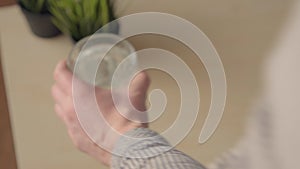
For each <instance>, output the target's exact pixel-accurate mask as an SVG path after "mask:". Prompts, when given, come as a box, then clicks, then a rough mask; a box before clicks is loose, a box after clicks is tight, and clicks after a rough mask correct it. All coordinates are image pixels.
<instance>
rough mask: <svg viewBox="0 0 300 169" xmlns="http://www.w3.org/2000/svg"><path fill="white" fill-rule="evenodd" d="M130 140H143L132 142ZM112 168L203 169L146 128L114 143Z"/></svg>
mask: <svg viewBox="0 0 300 169" xmlns="http://www.w3.org/2000/svg"><path fill="white" fill-rule="evenodd" d="M131 138H143V139H142V140H139V141H132V139H131ZM114 154H119V155H113V158H112V168H114V169H117V168H123V169H136V168H153V169H160V168H161V169H165V168H170V169H204V167H203V166H202V165H201V164H200V163H198V162H197V161H195V160H193V159H192V158H191V157H189V156H188V155H186V154H184V153H182V152H180V151H178V150H176V149H174V148H173V147H172V146H171V145H170V144H169V143H168V142H167V141H166V140H165V139H164V138H163V137H161V136H160V135H159V134H157V133H156V132H154V131H151V130H150V129H147V128H137V129H134V130H132V131H129V132H127V133H126V134H125V136H124V137H121V138H120V139H119V140H118V142H117V143H116V148H115V149H114Z"/></svg>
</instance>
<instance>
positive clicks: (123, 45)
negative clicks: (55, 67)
mask: <svg viewBox="0 0 300 169" xmlns="http://www.w3.org/2000/svg"><path fill="white" fill-rule="evenodd" d="M134 52H135V50H134V48H133V46H132V45H131V44H130V43H129V42H128V41H126V40H123V39H122V38H121V37H119V36H117V35H115V34H108V33H98V34H94V35H92V36H89V37H86V38H84V39H82V40H80V41H79V42H77V43H76V44H75V46H74V48H73V49H72V51H71V53H70V55H69V57H68V59H67V66H68V67H69V69H70V70H71V71H72V72H73V73H74V74H75V75H76V77H77V78H79V79H81V80H83V81H85V82H87V83H89V84H91V85H96V86H99V87H102V88H110V87H111V81H112V77H113V74H114V72H115V70H116V68H117V67H118V65H119V64H120V63H121V62H122V61H123V59H125V58H126V57H128V56H129V55H130V61H129V62H126V63H127V64H129V65H125V66H122V68H123V69H125V70H122V71H133V70H134V68H135V67H136V66H137V65H136V55H135V53H134ZM75 65H76V67H75ZM95 71H96V72H95ZM95 73H96V74H95ZM128 73H130V72H128ZM119 80H120V79H118V81H119Z"/></svg>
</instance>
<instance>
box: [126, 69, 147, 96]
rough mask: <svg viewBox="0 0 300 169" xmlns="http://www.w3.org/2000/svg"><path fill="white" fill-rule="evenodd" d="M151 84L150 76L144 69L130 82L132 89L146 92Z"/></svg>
mask: <svg viewBox="0 0 300 169" xmlns="http://www.w3.org/2000/svg"><path fill="white" fill-rule="evenodd" d="M149 85H150V78H149V76H148V74H147V73H146V72H144V71H142V72H140V73H138V74H137V75H136V76H135V77H134V78H133V80H132V81H131V84H130V90H132V91H140V92H146V91H147V89H148V87H149Z"/></svg>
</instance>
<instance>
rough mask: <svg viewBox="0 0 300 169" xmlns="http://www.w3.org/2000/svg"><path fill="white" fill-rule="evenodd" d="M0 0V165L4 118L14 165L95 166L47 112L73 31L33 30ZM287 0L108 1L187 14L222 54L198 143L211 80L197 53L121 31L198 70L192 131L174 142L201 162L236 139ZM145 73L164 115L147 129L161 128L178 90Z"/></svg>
mask: <svg viewBox="0 0 300 169" xmlns="http://www.w3.org/2000/svg"><path fill="white" fill-rule="evenodd" d="M0 2H1V4H2V6H1V7H0V47H1V51H0V52H1V53H0V55H1V60H2V69H3V74H4V84H5V87H6V96H7V100H8V108H9V115H10V120H9V119H8V114H7V113H5V112H7V111H4V109H5V108H4V106H5V103H6V101H5V97H2V96H1V100H0V101H1V103H3V104H1V113H2V114H1V117H0V119H1V120H2V121H3V122H2V121H1V123H0V124H1V130H0V168H1V169H2V168H3V169H8V167H7V166H13V165H10V164H9V163H13V162H14V160H10V161H8V160H7V158H8V154H11V155H13V153H11V152H12V151H13V149H11V148H10V147H12V146H11V136H10V134H7V133H9V132H10V127H9V126H11V128H12V135H13V143H14V144H13V145H14V149H15V155H16V157H17V164H18V168H19V169H38V168H44V169H52V168H57V169H60V168H73V169H82V168H86V167H87V166H88V167H89V168H90V169H96V168H97V169H98V168H101V164H99V163H98V162H97V161H95V160H93V159H91V158H90V157H88V156H86V155H85V154H83V153H81V152H79V151H78V150H76V149H75V147H74V146H73V145H72V143H71V141H70V139H69V138H68V136H67V132H66V130H65V128H64V126H63V124H62V122H61V121H59V119H58V118H57V117H56V115H55V113H54V109H53V107H54V103H53V101H52V98H51V94H50V89H51V85H52V84H53V80H52V73H53V69H54V67H55V65H56V63H57V62H58V61H59V60H61V59H64V58H66V57H67V56H68V54H69V52H70V50H71V48H72V47H73V45H74V38H75V36H70V35H65V34H59V33H58V32H59V31H58V32H55V31H54V32H52V35H53V37H51V38H42V37H39V36H41V35H39V36H37V35H36V34H34V33H32V27H30V26H29V23H28V20H27V19H28V16H26V15H25V12H24V10H21V8H23V6H24V5H23V6H22V5H21V3H19V4H17V3H15V2H13V1H12V2H9V1H8V0H1V1H0ZM293 2H294V1H292V0H225V1H217V0H186V1H182V0H164V1H161V0H151V1H146V0H130V1H125V0H123V1H121V0H120V1H115V4H114V5H115V7H114V9H115V10H114V12H115V16H114V17H116V18H117V17H121V16H124V15H128V14H134V13H137V12H145V11H151V12H166V13H170V14H174V15H177V16H179V17H182V18H184V19H186V20H188V21H190V22H192V23H193V24H195V25H196V26H197V27H198V28H200V29H201V30H202V31H203V32H204V33H205V34H206V35H207V36H208V37H209V38H210V40H211V41H212V43H213V44H214V46H215V48H216V49H217V51H218V53H219V55H220V57H221V59H222V62H223V64H224V68H225V73H226V76H227V83H228V92H227V93H228V95H227V104H226V108H225V112H224V117H223V119H222V121H221V124H220V126H219V127H218V129H217V131H216V132H215V134H214V135H213V137H211V139H210V140H209V141H208V142H206V143H205V144H199V143H198V137H199V134H200V130H201V127H202V125H203V122H204V119H205V118H206V115H207V111H208V108H209V104H210V83H209V79H208V75H207V72H206V71H205V68H204V67H203V65H202V63H201V61H199V60H197V56H195V55H194V54H193V52H191V51H190V50H189V49H188V48H187V47H186V46H185V45H183V44H181V43H180V42H178V41H176V40H173V39H170V38H167V37H162V36H157V35H140V36H135V37H131V38H129V39H128V40H129V41H130V42H131V43H132V44H133V45H134V46H135V48H136V49H137V50H139V49H143V48H150V47H152V48H153V47H157V48H162V49H167V50H170V51H172V52H174V53H175V54H177V55H178V56H179V57H180V58H182V59H183V60H184V61H185V62H186V63H187V64H188V65H189V66H190V67H191V69H192V71H193V73H194V74H195V75H196V77H197V82H198V85H199V87H200V91H199V92H200V96H201V107H200V110H199V116H198V118H197V121H196V124H195V126H194V127H193V129H192V131H191V132H190V133H189V135H188V136H187V137H186V138H185V139H184V140H183V141H182V142H181V143H180V144H179V145H178V146H177V148H178V149H179V150H181V151H183V152H185V153H187V154H188V155H190V156H192V157H193V158H195V159H196V160H198V161H200V162H201V163H203V164H204V165H207V164H209V163H211V162H212V161H213V160H214V159H215V158H217V157H218V156H219V155H220V154H221V153H222V152H224V151H226V150H228V149H229V148H230V147H232V146H234V145H235V144H236V143H237V142H238V139H239V138H240V137H241V136H242V135H243V132H244V127H245V124H246V121H247V117H248V116H249V114H250V113H251V106H252V105H253V103H254V102H255V100H256V99H257V98H258V97H259V96H260V94H261V86H262V80H261V79H262V77H261V74H262V71H261V70H262V67H263V63H264V62H265V60H266V59H267V57H268V53H269V52H270V51H271V50H272V48H273V45H274V42H276V38H277V35H278V33H279V32H280V30H281V28H282V26H283V25H284V23H285V19H286V17H287V16H288V14H289V11H290V8H291V6H292V5H293ZM8 4H9V5H8ZM22 11H23V12H22ZM120 29H122V25H121V26H120ZM170 29H171V28H170ZM52 31H53V30H52ZM182 31H184V30H182ZM63 32H64V31H63ZM38 34H39V33H38ZM72 35H73V34H72ZM42 36H43V35H42ZM75 40H76V38H75ZM148 73H149V75H150V77H151V80H152V85H151V89H154V88H161V89H162V90H163V91H164V92H165V93H166V95H167V98H168V105H167V108H166V110H165V112H164V114H163V116H161V118H159V119H158V120H157V121H155V122H153V123H152V124H150V126H151V128H153V129H154V130H156V131H163V130H165V129H167V128H168V127H169V126H170V124H172V122H173V121H174V120H175V118H176V115H177V112H178V108H179V103H180V98H179V97H180V93H179V90H178V86H177V85H176V83H175V81H174V79H172V77H169V76H168V75H167V74H165V73H163V72H160V71H157V70H149V71H148ZM2 86H3V84H2ZM1 88H2V87H1ZM151 89H150V90H151ZM1 94H2V95H3V94H4V91H1ZM4 96H5V95H4ZM2 105H3V106H2ZM9 121H10V123H11V124H10V123H8V122H9ZM7 140H8V141H7ZM10 159H11V158H10ZM102 168H105V167H103V166H102Z"/></svg>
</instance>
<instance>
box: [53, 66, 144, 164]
mask: <svg viewBox="0 0 300 169" xmlns="http://www.w3.org/2000/svg"><path fill="white" fill-rule="evenodd" d="M72 78H73V74H72V73H71V72H70V71H69V70H68V68H67V67H66V62H65V61H61V62H59V63H58V65H57V67H56V69H55V71H54V79H55V84H54V85H53V87H52V96H53V99H54V101H55V112H56V113H57V115H58V116H59V117H60V119H62V121H63V122H64V124H65V125H66V127H67V130H68V134H69V136H70V138H71V140H72V141H73V144H74V145H75V146H76V147H77V148H78V149H79V150H81V151H83V152H85V153H87V154H89V155H90V156H92V157H94V158H96V159H97V160H99V161H100V162H102V163H103V164H105V165H108V166H109V165H110V160H111V153H110V152H111V151H112V149H113V147H114V144H115V142H116V141H117V139H118V138H114V137H110V136H111V135H112V134H111V133H110V132H111V131H110V130H106V129H103V130H101V131H100V132H101V133H95V134H99V135H101V139H100V142H101V143H100V144H107V143H109V145H106V147H108V148H109V150H108V151H106V150H104V149H103V148H101V147H99V146H98V145H99V144H98V145H97V144H96V143H94V142H93V141H92V140H91V139H90V138H89V137H88V135H87V134H86V133H85V132H84V130H83V129H82V127H81V125H80V123H79V120H78V118H77V115H76V112H75V107H74V102H73V97H74V95H73V92H72ZM74 78H75V77H74ZM149 84H150V80H149V78H148V76H147V74H146V73H144V72H141V73H139V74H138V75H137V76H136V77H135V78H134V79H133V81H132V82H131V85H130V88H129V98H130V101H131V103H132V105H133V106H134V107H135V108H136V109H138V110H140V111H145V110H146V106H145V100H146V92H147V89H148V87H149ZM81 85H82V86H83V87H82V91H80V92H81V93H84V92H85V88H89V87H91V86H90V85H87V84H85V83H84V82H81ZM95 93H96V98H97V103H98V105H99V109H100V110H101V113H102V115H103V116H102V117H104V118H105V120H106V121H107V122H108V123H109V124H110V126H111V127H113V128H114V130H116V131H118V132H119V133H121V134H123V133H125V132H127V131H129V130H132V129H134V128H139V127H147V124H143V123H139V122H132V121H130V120H128V119H127V118H125V117H123V116H122V115H120V113H119V112H118V111H117V109H116V108H115V105H114V102H113V100H112V96H111V91H110V90H108V89H101V88H96V89H95ZM118 104H122V103H118Z"/></svg>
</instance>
